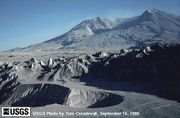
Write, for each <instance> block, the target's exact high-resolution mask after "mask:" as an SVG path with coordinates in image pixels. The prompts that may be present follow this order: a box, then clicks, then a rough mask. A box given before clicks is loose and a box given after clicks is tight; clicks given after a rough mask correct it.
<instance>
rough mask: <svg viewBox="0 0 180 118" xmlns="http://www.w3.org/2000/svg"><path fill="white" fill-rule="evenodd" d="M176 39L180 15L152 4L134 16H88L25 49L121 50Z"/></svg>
mask: <svg viewBox="0 0 180 118" xmlns="http://www.w3.org/2000/svg"><path fill="white" fill-rule="evenodd" d="M177 42H180V20H179V17H178V16H175V15H173V14H170V13H166V12H164V11H161V10H157V9H154V8H153V9H150V10H146V11H145V12H144V13H143V14H142V15H140V16H135V17H132V18H125V19H116V20H114V21H111V20H108V19H102V18H100V17H96V18H93V19H89V20H85V21H82V22H81V23H80V24H78V25H77V26H75V27H73V28H72V29H71V30H70V31H68V32H67V33H65V34H63V35H60V36H58V37H56V38H53V39H50V40H48V41H45V42H43V43H40V44H36V45H31V46H28V47H25V48H23V49H22V50H24V51H29V50H50V49H62V48H63V49H69V48H70V49H75V50H78V49H86V50H119V49H121V48H129V47H131V46H137V45H145V44H149V43H177Z"/></svg>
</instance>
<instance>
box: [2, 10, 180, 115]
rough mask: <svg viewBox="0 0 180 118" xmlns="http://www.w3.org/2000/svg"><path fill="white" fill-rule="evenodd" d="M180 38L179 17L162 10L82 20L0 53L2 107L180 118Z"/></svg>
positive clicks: (35, 110)
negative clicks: (56, 33) (33, 42)
mask: <svg viewBox="0 0 180 118" xmlns="http://www.w3.org/2000/svg"><path fill="white" fill-rule="evenodd" d="M179 38H180V19H179V17H178V16H175V15H172V14H169V13H166V12H163V11H160V10H157V9H151V10H146V11H145V12H144V13H143V14H142V15H140V16H136V17H133V18H127V19H116V20H115V21H110V20H108V19H102V18H99V17H97V18H94V19H90V20H85V21H83V22H81V23H80V24H78V25H77V26H75V27H74V28H72V29H71V30H70V31H69V32H67V33H65V34H63V35H61V36H58V37H56V38H54V39H51V40H48V41H45V42H43V43H40V44H36V45H31V46H28V47H25V48H20V49H13V50H9V51H6V52H1V53H0V55H1V57H0V104H1V106H30V107H32V112H37V111H39V112H43V111H51V112H83V113H85V112H91V113H94V112H97V114H98V115H95V116H93V115H89V116H84V115H77V114H76V115H72V116H71V117H105V116H104V115H102V114H100V112H106V113H107V112H109V113H112V114H113V113H115V112H120V113H124V112H127V114H126V113H125V114H121V115H120V116H116V115H112V114H111V115H109V116H108V115H107V117H121V116H123V117H142V118H144V117H145V118H146V117H148V118H152V117H153V118H164V117H171V118H177V117H179V116H180V112H179V111H180V104H179V101H180V61H179V60H180V44H179V41H180V40H179ZM133 112H138V113H139V115H138V116H133V114H131V113H133ZM32 117H60V116H50V115H46V116H44V115H33V114H32ZM65 117H70V116H65Z"/></svg>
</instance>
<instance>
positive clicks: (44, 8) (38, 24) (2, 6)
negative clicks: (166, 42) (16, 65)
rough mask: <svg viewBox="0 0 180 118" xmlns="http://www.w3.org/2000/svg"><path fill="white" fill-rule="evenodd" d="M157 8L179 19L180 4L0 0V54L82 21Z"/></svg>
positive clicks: (166, 0)
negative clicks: (177, 16)
mask: <svg viewBox="0 0 180 118" xmlns="http://www.w3.org/2000/svg"><path fill="white" fill-rule="evenodd" d="M151 8H157V9H161V10H164V11H167V12H170V13H173V14H176V15H180V0H0V50H1V51H2V50H7V49H11V48H15V47H24V46H28V45H30V44H35V43H39V42H43V41H45V40H48V39H51V38H53V37H56V36H58V35H61V34H63V33H65V32H67V31H68V30H69V29H71V28H72V27H73V26H75V25H77V24H78V23H80V22H81V21H82V20H84V19H89V18H93V17H96V16H100V17H104V18H109V19H115V18H119V17H122V18H123V17H132V16H136V15H139V14H141V13H142V12H144V10H145V9H151Z"/></svg>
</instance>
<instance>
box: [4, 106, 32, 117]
mask: <svg viewBox="0 0 180 118" xmlns="http://www.w3.org/2000/svg"><path fill="white" fill-rule="evenodd" d="M30 114H31V113H30V107H2V116H30Z"/></svg>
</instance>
